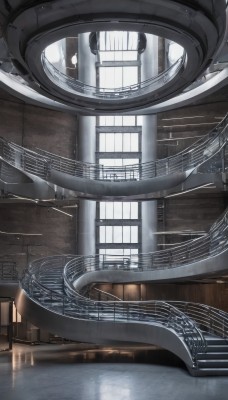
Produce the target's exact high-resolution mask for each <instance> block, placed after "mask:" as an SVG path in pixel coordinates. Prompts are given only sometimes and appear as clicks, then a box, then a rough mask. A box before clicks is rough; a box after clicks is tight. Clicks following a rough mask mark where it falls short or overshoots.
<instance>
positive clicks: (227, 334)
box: [169, 301, 228, 339]
mask: <svg viewBox="0 0 228 400" xmlns="http://www.w3.org/2000/svg"><path fill="white" fill-rule="evenodd" d="M169 304H172V305H174V306H175V307H177V308H178V309H179V310H181V311H182V312H184V313H185V314H186V315H188V316H189V317H190V318H192V319H194V321H196V322H197V325H198V326H199V327H200V328H201V329H204V330H206V331H207V332H208V333H211V334H215V335H218V336H220V337H223V338H224V339H228V313H226V312H225V311H222V310H219V309H217V308H215V307H211V306H208V305H206V304H200V303H193V302H183V301H181V302H180V301H171V302H169Z"/></svg>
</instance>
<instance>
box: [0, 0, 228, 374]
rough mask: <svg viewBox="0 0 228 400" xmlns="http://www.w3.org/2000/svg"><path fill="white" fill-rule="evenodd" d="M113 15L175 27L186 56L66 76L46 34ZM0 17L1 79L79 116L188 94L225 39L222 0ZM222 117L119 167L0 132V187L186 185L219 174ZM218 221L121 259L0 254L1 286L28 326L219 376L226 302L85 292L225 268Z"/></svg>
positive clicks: (58, 3)
mask: <svg viewBox="0 0 228 400" xmlns="http://www.w3.org/2000/svg"><path fill="white" fill-rule="evenodd" d="M123 4H124V6H123ZM88 10H89V11H88ZM126 10H131V11H130V12H129V11H126ZM110 23H111V24H118V29H124V28H126V25H127V26H129V27H131V29H135V31H137V32H146V33H153V34H157V35H161V36H164V37H167V38H172V39H173V40H175V41H176V42H178V43H181V44H182V45H183V47H184V52H183V55H182V56H181V57H180V59H178V61H177V62H176V63H175V64H173V65H172V67H171V68H169V69H167V70H165V71H163V72H162V73H161V74H160V75H158V76H157V77H156V78H153V79H149V80H147V81H143V82H141V83H140V84H137V85H135V86H134V87H121V88H118V90H111V89H104V88H99V89H97V88H95V87H92V86H89V85H86V84H85V83H83V82H81V81H80V80H74V81H72V79H70V77H69V76H67V75H66V74H63V73H60V71H59V70H57V69H56V68H55V67H54V66H53V65H52V64H51V63H50V62H49V60H48V59H47V58H46V57H45V48H46V46H47V45H48V44H50V43H51V42H54V41H56V40H57V39H59V38H62V37H67V36H70V35H71V34H72V32H74V34H77V33H79V32H80V33H83V32H88V31H89V32H91V30H94V31H101V30H108V29H110V28H109V25H110ZM0 27H1V31H0V79H1V85H2V86H3V87H8V89H9V91H10V92H11V93H14V94H16V95H17V96H18V97H20V98H22V99H27V100H28V101H30V102H31V103H33V104H42V105H43V106H45V107H49V108H55V109H60V110H67V111H69V112H72V113H81V114H83V115H98V114H99V113H102V114H104V115H105V114H106V115H111V114H115V113H128V112H130V113H132V112H134V113H136V114H137V113H138V114H150V113H153V112H157V111H159V110H161V109H164V107H167V108H170V107H171V108H172V107H175V106H176V104H178V101H180V100H178V96H187V97H188V98H191V94H190V93H191V91H192V90H193V91H197V90H198V93H200V94H199V95H202V93H203V92H204V88H205V86H204V84H202V82H201V80H202V79H201V78H202V74H204V73H206V72H205V71H206V70H207V68H208V67H209V66H212V65H215V64H216V62H217V61H218V60H219V54H220V52H221V51H222V50H223V49H224V47H225V45H226V37H227V36H226V35H227V26H226V2H225V1H223V0H216V1H213V0H208V1H207V2H205V1H204V0H193V1H191V2H189V1H184V0H179V1H174V0H172V1H170V0H162V1H160V0H149V1H144V0H143V1H140V2H133V1H132V0H124V2H123V0H115V2H114V1H108V2H107V1H105V0H99V1H98V0H90V1H86V0H85V1H77V0H73V1H72V0H64V1H63V0H52V1H43V2H42V3H41V2H40V1H35V0H34V1H29V0H17V1H11V0H5V1H4V2H1V4H0ZM192 60H194V62H193V61H192ZM227 74H228V72H227V70H226V68H224V69H222V71H219V74H218V76H217V78H216V80H217V81H216V82H217V83H216V84H215V85H214V87H216V85H220V86H222V85H223V84H225V83H226V82H227V76H228V75H227ZM212 79H213V78H212ZM191 85H193V86H194V87H193V88H192V86H191ZM211 86H213V84H212V85H211ZM217 87H218V86H217ZM194 93H195V92H194ZM227 118H228V117H225V118H224V120H223V121H222V122H221V123H220V124H219V125H218V126H217V127H216V128H214V129H213V130H212V131H211V132H209V134H208V135H206V136H205V137H204V138H203V139H200V140H199V141H198V142H196V143H195V144H193V145H191V146H190V147H189V148H187V149H186V150H184V151H182V152H181V153H178V154H177V155H175V156H173V157H169V158H166V159H162V160H157V161H153V162H149V163H144V164H139V165H129V166H126V167H114V166H113V167H108V168H107V167H104V166H102V165H98V164H88V163H82V162H78V161H74V160H70V159H66V158H63V157H61V156H57V155H55V154H51V153H48V152H46V151H43V150H41V149H33V150H30V149H27V148H23V147H22V146H19V145H17V144H15V143H12V142H10V141H8V140H6V139H4V138H1V139H0V187H1V189H3V190H5V191H7V192H11V193H16V194H25V193H29V196H28V197H30V198H32V199H42V198H45V196H46V197H48V196H49V194H50V193H53V191H54V190H55V189H54V188H55V187H56V186H57V187H59V188H60V189H61V188H63V189H66V191H68V192H67V193H68V194H69V195H70V193H72V192H73V193H74V195H75V196H78V197H82V198H87V199H95V200H96V199H99V200H100V199H106V200H113V199H126V198H128V199H131V200H132V199H134V200H145V199H151V198H159V197H164V195H165V194H167V193H179V192H181V191H182V190H183V188H185V187H186V185H187V187H191V185H192V187H197V186H199V185H200V183H201V182H202V179H204V178H202V176H203V175H204V174H209V173H217V172H219V173H223V174H225V173H226V171H225V170H222V168H221V167H218V166H216V165H217V164H216V163H215V164H213V160H215V159H216V160H217V158H219V159H220V153H221V151H222V149H223V148H224V147H225V146H226V144H227V138H228V119H227ZM216 157H217V158H216ZM205 179H206V178H205ZM188 185H189V186H188ZM227 232H228V214H227V212H226V213H225V214H224V215H222V216H221V218H220V219H219V220H218V221H216V222H215V224H214V225H213V226H212V227H211V229H210V230H209V232H208V233H207V234H205V235H204V236H203V237H201V238H199V239H196V240H192V241H188V242H186V243H184V244H183V245H180V246H177V247H175V248H173V249H172V250H163V251H157V252H153V253H149V254H139V255H138V256H131V257H127V258H126V257H125V258H123V257H117V256H116V257H114V256H89V257H84V256H75V255H61V256H52V257H46V258H43V259H39V260H36V261H33V262H32V263H31V264H30V265H29V266H28V268H27V269H26V271H25V273H24V276H23V277H22V278H21V279H20V281H19V280H18V277H17V274H16V270H15V265H10V264H6V263H4V262H2V263H1V264H0V268H1V269H0V271H2V272H1V275H0V290H1V293H4V295H5V294H7V293H8V295H9V296H13V297H14V296H15V303H16V306H17V309H18V311H19V313H20V314H21V315H23V316H24V317H25V318H27V319H28V320H29V321H31V322H32V323H33V324H34V325H36V326H39V327H41V328H44V329H45V330H49V331H51V332H54V333H56V334H58V335H60V336H63V337H66V338H68V339H72V340H78V341H84V342H90V343H98V344H117V343H126V342H132V343H146V344H155V345H158V346H161V347H163V348H165V349H167V350H170V351H171V352H173V353H175V354H176V355H177V356H179V357H180V358H181V359H182V360H183V361H184V362H185V364H186V366H187V368H188V369H189V372H190V373H191V374H192V375H194V376H204V375H228V314H227V313H225V312H224V311H221V310H217V309H215V308H213V307H209V306H207V305H203V304H196V303H186V302H175V301H141V302H136V301H132V302H126V301H121V300H120V299H113V297H112V296H110V297H109V295H108V294H106V301H104V300H100V301H96V300H93V299H91V298H89V297H87V296H86V293H87V289H88V287H90V286H91V285H93V284H94V283H97V282H99V283H101V282H110V283H130V282H135V283H142V282H162V281H175V280H186V279H189V278H193V277H205V276H219V275H221V274H223V273H226V272H227V269H228V265H227V254H228V234H227ZM108 297H109V298H108Z"/></svg>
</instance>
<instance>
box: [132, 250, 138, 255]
mask: <svg viewBox="0 0 228 400" xmlns="http://www.w3.org/2000/svg"><path fill="white" fill-rule="evenodd" d="M131 254H132V255H134V254H139V250H138V249H131Z"/></svg>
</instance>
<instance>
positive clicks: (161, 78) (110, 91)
mask: <svg viewBox="0 0 228 400" xmlns="http://www.w3.org/2000/svg"><path fill="white" fill-rule="evenodd" d="M186 57H187V56H186V52H184V53H183V55H182V56H181V57H180V58H179V59H178V60H177V61H176V62H175V63H173V64H172V65H171V66H170V67H169V68H168V69H167V70H165V71H164V72H162V73H160V74H159V75H157V76H155V77H152V78H150V79H147V80H145V81H142V82H140V83H135V84H132V85H130V86H124V87H119V88H102V87H95V86H92V85H88V84H86V83H84V82H81V81H79V80H77V79H74V78H72V77H71V76H68V75H66V74H64V73H63V72H62V71H60V70H59V69H58V68H56V67H55V66H54V65H53V64H52V63H51V62H50V61H49V60H48V58H47V57H46V56H45V51H43V52H42V54H41V63H42V66H43V69H44V72H45V74H46V75H47V77H48V78H49V79H50V80H51V81H52V82H54V83H55V84H58V86H60V87H61V88H62V89H64V90H68V91H73V92H74V93H80V94H84V95H86V96H91V97H94V98H99V99H101V98H103V99H106V100H116V101H119V100H121V99H130V98H135V97H138V96H141V95H143V94H146V93H149V92H153V91H155V90H157V89H158V88H160V87H162V86H163V85H165V84H166V83H168V82H170V81H171V80H172V79H174V78H175V77H176V76H177V74H178V73H179V72H180V71H181V70H182V68H183V67H184V65H185V62H186Z"/></svg>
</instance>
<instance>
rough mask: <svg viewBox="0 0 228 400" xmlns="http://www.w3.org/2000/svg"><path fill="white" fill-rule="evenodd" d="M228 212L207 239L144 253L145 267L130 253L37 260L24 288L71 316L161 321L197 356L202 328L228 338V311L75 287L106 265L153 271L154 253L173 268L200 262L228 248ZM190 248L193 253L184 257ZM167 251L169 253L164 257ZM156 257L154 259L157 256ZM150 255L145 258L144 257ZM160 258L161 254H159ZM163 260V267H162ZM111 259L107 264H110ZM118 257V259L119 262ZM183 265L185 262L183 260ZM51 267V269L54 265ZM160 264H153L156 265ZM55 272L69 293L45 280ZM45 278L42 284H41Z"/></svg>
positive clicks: (202, 348) (201, 345)
mask: <svg viewBox="0 0 228 400" xmlns="http://www.w3.org/2000/svg"><path fill="white" fill-rule="evenodd" d="M227 231H228V211H226V212H225V213H224V215H223V216H222V217H220V218H219V219H218V220H217V221H216V222H215V223H214V224H213V225H212V227H211V229H210V231H209V232H208V234H207V235H205V236H204V237H202V238H199V239H194V240H191V241H188V243H186V244H184V245H181V246H178V247H176V248H175V249H173V250H172V252H173V258H171V254H170V250H161V251H158V252H154V253H150V254H149V255H146V254H144V255H140V256H139V260H140V266H139V265H137V266H136V267H135V266H134V268H132V266H131V262H129V259H131V258H132V257H134V256H132V257H130V258H129V259H128V258H127V257H124V258H123V257H122V258H121V257H119V258H117V257H115V256H108V258H107V257H105V256H102V257H99V256H94V257H92V256H87V257H83V256H72V255H70V256H53V257H47V258H43V259H40V260H36V261H34V262H32V263H31V264H30V266H29V269H28V270H27V271H26V274H25V277H24V279H23V281H22V286H23V287H24V289H25V290H26V291H27V293H28V294H29V296H31V297H32V298H33V299H34V300H35V301H38V302H39V303H41V304H42V305H43V306H45V307H47V308H49V309H52V310H54V311H55V312H59V313H62V314H64V315H69V316H71V317H74V318H80V319H92V320H109V321H126V320H127V321H141V322H142V323H148V324H150V323H156V324H157V323H158V324H162V325H164V326H166V327H169V328H171V329H173V330H174V331H175V332H176V334H177V335H179V336H181V337H182V338H183V339H184V341H185V343H186V344H187V346H188V348H189V350H190V352H191V354H192V358H193V360H196V359H197V354H198V353H201V352H205V351H206V345H207V343H206V339H205V337H204V336H203V334H202V332H201V329H203V330H206V331H207V332H210V333H215V334H217V335H219V336H222V337H224V338H227V337H228V314H227V313H225V312H223V311H219V310H216V309H215V308H213V307H209V306H206V305H201V304H195V303H186V302H179V301H167V302H163V301H146V302H125V301H119V300H118V301H92V300H90V299H88V298H86V297H84V296H83V295H82V294H81V293H78V292H77V291H76V289H75V287H74V282H75V281H76V279H77V278H79V277H80V276H82V275H84V274H85V273H88V272H91V271H96V270H104V266H106V267H107V265H108V262H107V260H108V261H109V265H111V267H112V269H113V268H114V267H113V266H114V265H115V266H116V268H117V269H118V270H121V269H122V270H126V269H127V270H129V269H130V270H131V271H132V272H134V271H139V270H140V271H141V270H145V269H144V262H145V260H146V262H147V264H146V270H148V256H149V259H150V262H151V261H153V262H155V260H156V257H159V256H160V259H162V260H167V254H168V255H169V265H167V266H166V267H168V268H175V266H178V261H177V260H178V257H177V256H178V254H179V255H180V258H179V262H180V261H181V265H183V264H185V263H186V264H188V263H189V262H194V261H196V260H199V259H202V258H205V257H206V258H207V257H211V256H212V255H216V254H219V253H220V252H223V251H224V250H225V249H227V243H228V240H227ZM184 252H187V254H188V256H185V257H184V260H185V261H184V262H183V260H182V257H183V254H184ZM164 254H166V255H165V257H164ZM151 256H153V257H151ZM144 258H145V260H144ZM158 259H159V258H158ZM160 259H159V268H160V267H161V264H160ZM104 260H105V263H104ZM113 260H114V261H115V262H113ZM179 265H180V264H179ZM50 267H51V268H50ZM155 268H157V266H156V267H155V265H154V264H153V263H151V264H150V269H151V270H153V269H155ZM55 270H57V271H58V273H60V274H61V277H62V279H63V282H64V285H65V294H63V293H59V292H56V291H55V290H52V289H50V288H49V287H48V283H47V284H46V283H45V279H47V277H50V276H51V274H55ZM41 282H42V283H41Z"/></svg>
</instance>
